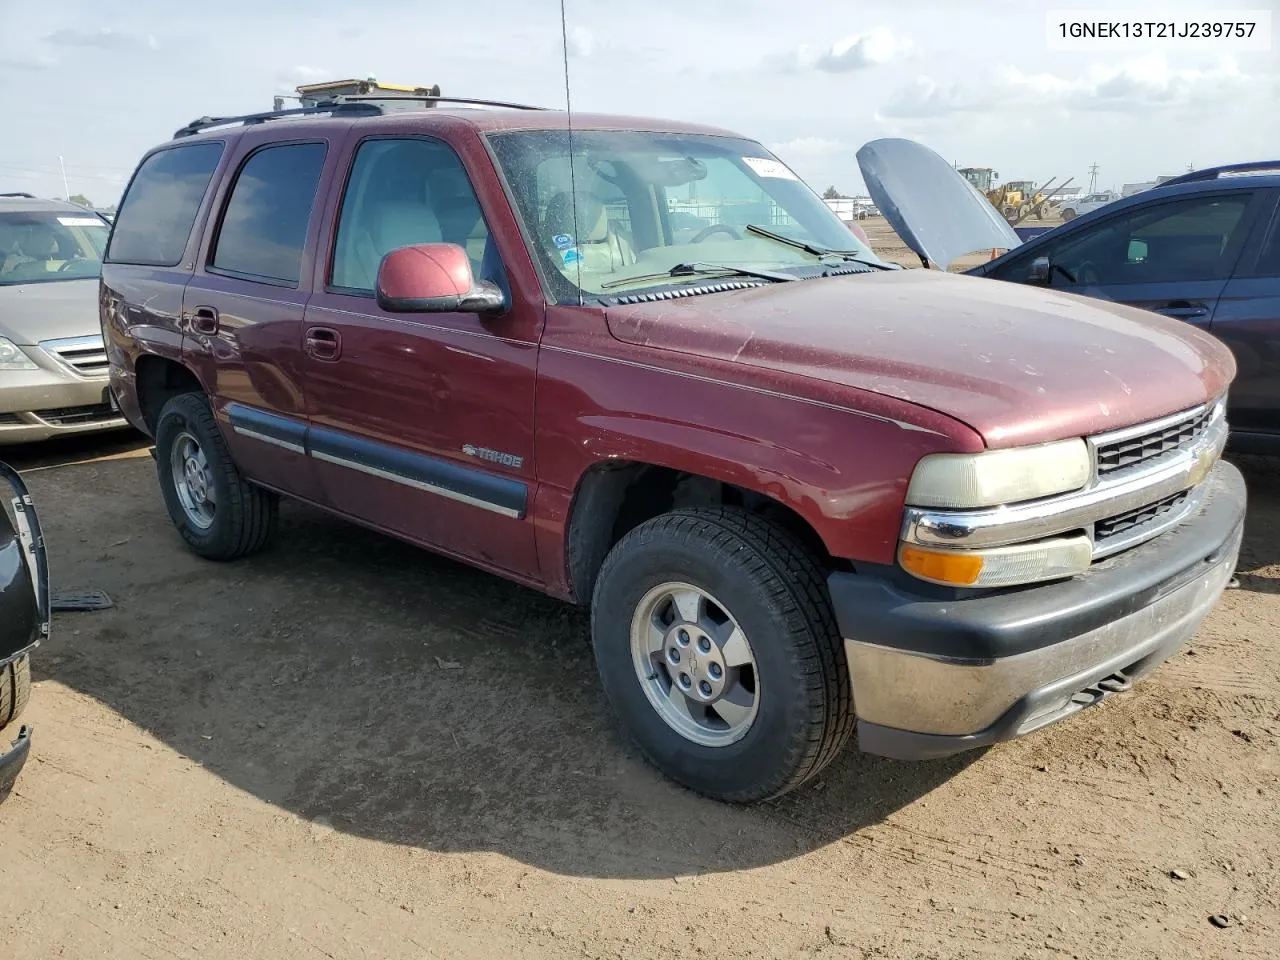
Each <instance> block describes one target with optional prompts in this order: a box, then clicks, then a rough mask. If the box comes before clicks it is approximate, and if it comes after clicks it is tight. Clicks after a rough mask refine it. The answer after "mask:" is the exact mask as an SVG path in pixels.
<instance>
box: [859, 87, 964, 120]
mask: <svg viewBox="0 0 1280 960" xmlns="http://www.w3.org/2000/svg"><path fill="white" fill-rule="evenodd" d="M981 106H982V105H981V103H980V101H976V100H972V99H970V98H969V97H968V96H967V95H966V94H965V92H964V91H963V90H961V89H960V87H959V86H958V85H957V84H954V83H943V82H940V81H938V80H935V79H934V78H933V77H916V79H915V82H914V83H913V84H912V85H911V86H909V87H906V88H904V89H902V90H900V91H898V93H897V94H896V95H895V96H894V97H893V98H892V99H890V100H889V101H888V102H887V103H886V104H885V105H884V106H883V107H881V108H880V111H879V115H880V116H882V117H899V118H902V119H923V118H926V117H946V116H950V115H951V114H953V113H963V112H965V111H968V110H974V109H981Z"/></svg>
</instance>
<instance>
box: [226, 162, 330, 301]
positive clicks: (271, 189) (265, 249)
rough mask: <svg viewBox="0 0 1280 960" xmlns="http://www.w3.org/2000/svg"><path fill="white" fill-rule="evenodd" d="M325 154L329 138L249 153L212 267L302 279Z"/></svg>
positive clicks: (290, 281)
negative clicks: (308, 231) (321, 141)
mask: <svg viewBox="0 0 1280 960" xmlns="http://www.w3.org/2000/svg"><path fill="white" fill-rule="evenodd" d="M324 154H325V145H324V144H323V143H289V144H283V145H281V146H276V147H264V148H263V149H261V150H259V151H258V152H257V153H255V154H253V155H252V156H251V157H249V159H248V160H247V161H246V162H245V164H244V166H243V167H241V168H240V173H239V175H238V176H237V177H236V183H235V186H234V187H232V189H231V197H230V199H228V200H227V206H226V210H225V211H224V212H223V214H222V227H221V228H220V229H219V230H218V241H217V245H216V246H215V247H214V251H213V259H212V261H211V263H210V267H211V269H213V270H215V271H221V272H225V273H231V274H235V275H236V276H241V277H245V278H248V279H251V280H265V281H268V282H278V283H287V284H291V285H292V284H297V282H298V276H299V274H300V273H301V271H302V248H303V247H304V246H305V245H306V240H307V224H308V223H309V222H310V220H311V208H312V207H313V206H314V205H315V200H316V186H317V184H318V183H319V182H320V172H321V170H323V168H324Z"/></svg>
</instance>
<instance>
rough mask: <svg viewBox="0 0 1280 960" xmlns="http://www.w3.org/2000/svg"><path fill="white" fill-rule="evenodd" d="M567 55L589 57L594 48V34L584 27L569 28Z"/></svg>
mask: <svg viewBox="0 0 1280 960" xmlns="http://www.w3.org/2000/svg"><path fill="white" fill-rule="evenodd" d="M568 39H569V56H571V57H589V56H591V54H593V53H594V52H595V49H596V35H595V34H594V33H592V32H591V31H590V30H588V29H587V28H586V27H570V28H569V37H568Z"/></svg>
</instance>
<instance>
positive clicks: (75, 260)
mask: <svg viewBox="0 0 1280 960" xmlns="http://www.w3.org/2000/svg"><path fill="white" fill-rule="evenodd" d="M79 262H80V258H79V257H72V258H71V259H70V260H65V261H63V264H62V266H60V267H59V268H58V269H57V271H56V272H57V273H62V272H63V271H65V270H66V269H67V267H69V266H71V265H72V264H75V263H79Z"/></svg>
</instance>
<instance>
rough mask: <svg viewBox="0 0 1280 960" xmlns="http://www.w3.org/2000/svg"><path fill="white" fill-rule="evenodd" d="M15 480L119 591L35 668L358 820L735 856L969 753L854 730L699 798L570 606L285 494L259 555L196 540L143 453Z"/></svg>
mask: <svg viewBox="0 0 1280 960" xmlns="http://www.w3.org/2000/svg"><path fill="white" fill-rule="evenodd" d="M30 481H31V484H32V486H33V492H34V495H35V498H36V501H37V504H38V506H39V508H40V510H41V517H42V519H43V520H44V525H45V527H46V530H47V539H48V542H49V543H50V545H51V546H50V553H51V556H52V558H53V560H52V563H53V568H54V571H53V572H54V580H55V583H54V588H55V590H71V589H81V588H98V589H103V590H106V591H107V592H108V593H109V594H110V595H111V596H112V598H113V599H114V600H115V602H116V607H115V608H114V609H111V610H107V611H103V612H99V613H88V614H64V615H60V616H59V617H58V619H57V621H56V622H55V627H54V635H53V637H52V639H51V640H50V642H49V643H48V644H47V646H46V647H45V648H43V649H42V650H41V652H40V655H39V656H38V657H37V658H36V660H35V664H34V667H35V672H36V676H37V679H43V678H45V677H51V678H53V679H56V680H57V681H59V682H61V683H63V684H66V685H68V686H71V687H74V688H75V689H78V690H80V691H82V692H84V693H86V694H88V695H90V696H92V697H94V698H96V699H97V700H99V701H101V702H103V703H104V704H106V705H108V706H109V707H110V708H112V709H113V710H115V711H117V712H118V713H119V714H121V715H122V716H124V717H125V718H127V719H128V720H130V721H132V722H133V723H135V724H137V725H138V726H140V727H142V728H145V729H146V730H148V731H149V732H150V733H152V734H153V735H155V736H156V737H158V738H159V739H161V740H162V741H164V742H165V743H167V744H168V745H170V746H171V747H172V748H173V749H174V750H176V751H178V752H179V753H181V754H183V755H185V756H188V757H190V758H192V759H193V760H195V761H197V762H199V763H200V764H202V765H203V766H204V767H206V768H207V769H208V770H210V771H212V772H214V773H216V774H217V775H219V776H220V777H222V778H223V779H225V780H226V781H227V782H228V783H230V784H233V785H234V786H236V787H238V788H240V789H242V790H245V791H248V792H249V793H251V794H253V795H255V796H257V797H259V798H261V799H263V800H265V801H267V802H269V803H272V804H276V805H278V806H280V807H282V808H285V809H287V810H289V811H292V812H293V813H296V814H297V815H299V816H302V817H304V818H307V819H310V820H316V821H321V822H322V823H323V824H325V825H326V826H332V827H333V828H335V829H337V830H341V831H345V832H348V833H350V834H353V835H358V836H363V837H368V838H373V839H376V840H381V841H387V842H392V843H398V844H407V845H415V846H420V847H424V848H430V849H433V850H445V851H475V850H485V851H496V852H499V853H502V854H504V855H506V856H509V857H512V858H515V859H517V860H520V861H522V862H525V863H528V864H531V865H536V866H538V867H540V868H544V869H547V870H551V871H555V872H559V873H564V874H571V875H581V876H591V877H615V878H622V877H628V878H652V877H670V876H676V875H682V874H690V873H699V872H714V871H724V870H736V869H741V868H746V867H753V866H760V865H765V864H770V863H775V862H778V861H782V860H786V859H790V858H792V857H795V856H797V855H798V854H801V853H804V852H806V851H808V850H811V849H814V848H817V847H820V846H823V845H826V844H829V843H832V842H837V841H839V840H841V839H843V838H846V837H848V836H849V835H850V834H852V833H854V832H856V831H857V830H858V829H859V828H861V827H863V826H866V825H868V824H872V823H875V822H877V821H879V820H881V819H883V818H884V817H886V816H887V815H889V814H891V813H892V812H894V811H895V810H898V809H899V808H901V807H903V806H904V805H906V804H909V803H911V802H912V801H914V800H916V799H917V798H919V797H922V796H924V795H925V794H927V793H929V792H930V791H932V790H933V789H934V788H936V787H937V786H939V785H940V784H942V783H943V782H945V781H946V780H948V779H949V778H951V777H953V776H954V775H956V774H957V773H958V772H959V771H961V770H962V769H964V768H965V767H966V766H967V765H968V764H970V763H972V762H973V761H974V760H975V759H976V757H977V755H976V754H970V755H967V756H964V757H961V758H957V759H953V760H950V761H943V762H935V763H928V764H901V763H895V762H892V761H886V760H879V759H876V758H871V757H866V756H863V755H860V754H858V753H857V752H856V751H855V750H854V749H852V748H851V749H849V750H848V751H846V752H845V754H844V755H843V756H842V757H841V758H839V759H838V760H837V761H836V762H835V763H834V764H832V766H830V767H829V768H827V770H826V771H824V772H823V773H822V774H821V776H820V777H819V778H818V779H817V780H816V781H815V782H812V783H811V784H809V785H808V786H806V787H805V788H803V789H801V790H799V791H797V792H795V793H793V794H790V795H788V796H786V797H783V798H781V799H779V800H776V801H772V802H768V803H765V804H760V805H756V806H753V807H732V806H727V805H724V804H719V803H715V802H712V801H709V800H706V799H704V798H701V797H698V796H696V795H694V794H692V793H690V792H688V791H686V790H683V789H681V788H679V787H677V786H675V785H673V784H671V783H670V782H669V781H667V780H665V779H664V778H663V777H662V776H661V775H659V774H658V773H656V772H655V771H654V770H653V769H652V768H650V767H649V766H648V765H647V764H646V763H645V762H644V761H643V760H642V759H641V757H640V756H639V754H638V752H637V751H636V750H635V749H634V748H633V747H632V746H631V745H630V744H629V743H628V742H626V741H625V740H624V739H623V737H622V736H621V734H620V733H619V731H618V728H617V727H616V725H615V723H614V721H613V719H612V717H611V715H610V714H609V712H608V708H607V705H606V703H605V700H604V697H603V695H602V693H601V691H600V689H599V685H598V682H597V678H596V673H595V668H594V663H593V660H592V655H591V650H590V645H589V620H588V617H587V616H586V614H585V613H584V612H582V611H579V610H576V609H573V608H570V607H568V606H565V605H563V604H560V603H558V602H556V601H553V600H551V599H548V598H546V597H543V596H541V595H539V594H537V593H535V592H533V591H530V590H527V589H524V588H522V587H518V586H515V585H513V584H510V583H508V582H506V581H504V580H502V579H500V578H498V577H495V576H491V575H488V574H485V573H481V572H479V571H476V570H473V569H471V568H469V567H466V566H464V565H462V564H458V563H454V562H452V561H449V560H446V559H443V558H440V557H437V556H435V555H433V554H430V553H428V552H426V551H422V550H417V549H415V548H413V547H410V546H407V545H404V544H401V543H398V542H395V541H392V540H390V539H388V538H385V537H382V536H379V535H377V534H375V533H372V532H369V531H366V530H363V529H360V528H357V527H354V526H352V525H349V524H346V523H344V522H342V521H340V520H337V519H333V518H330V517H328V516H326V515H324V514H322V513H320V512H319V511H316V510H313V509H310V508H307V507H303V506H300V505H296V504H286V505H285V507H284V509H283V511H282V525H281V526H282V529H281V536H280V537H279V540H278V542H277V545H276V546H275V547H274V548H273V549H271V550H270V551H269V552H267V553H265V554H263V555H261V556H258V557H255V558H252V559H249V560H245V561H241V562H238V563H234V564H215V563H209V562H205V561H201V560H199V559H198V558H196V557H194V556H192V555H191V554H190V553H189V552H188V551H187V550H186V549H185V547H184V546H183V545H182V544H181V542H180V541H179V539H178V537H177V535H176V533H175V532H174V531H173V529H172V527H171V525H170V524H169V521H168V518H167V516H166V515H165V514H164V513H163V509H162V507H161V506H160V499H159V496H158V493H157V492H156V490H155V478H154V468H153V465H152V463H151V461H150V459H149V458H148V459H145V460H128V461H115V462H109V463H98V464H92V465H77V466H70V467H66V468H64V469H60V470H50V471H38V472H36V473H35V474H34V475H32V476H31V478H30ZM89 489H93V490H94V491H95V492H96V494H97V495H95V496H91V497H90V496H86V495H85V494H86V491H87V490H89Z"/></svg>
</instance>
